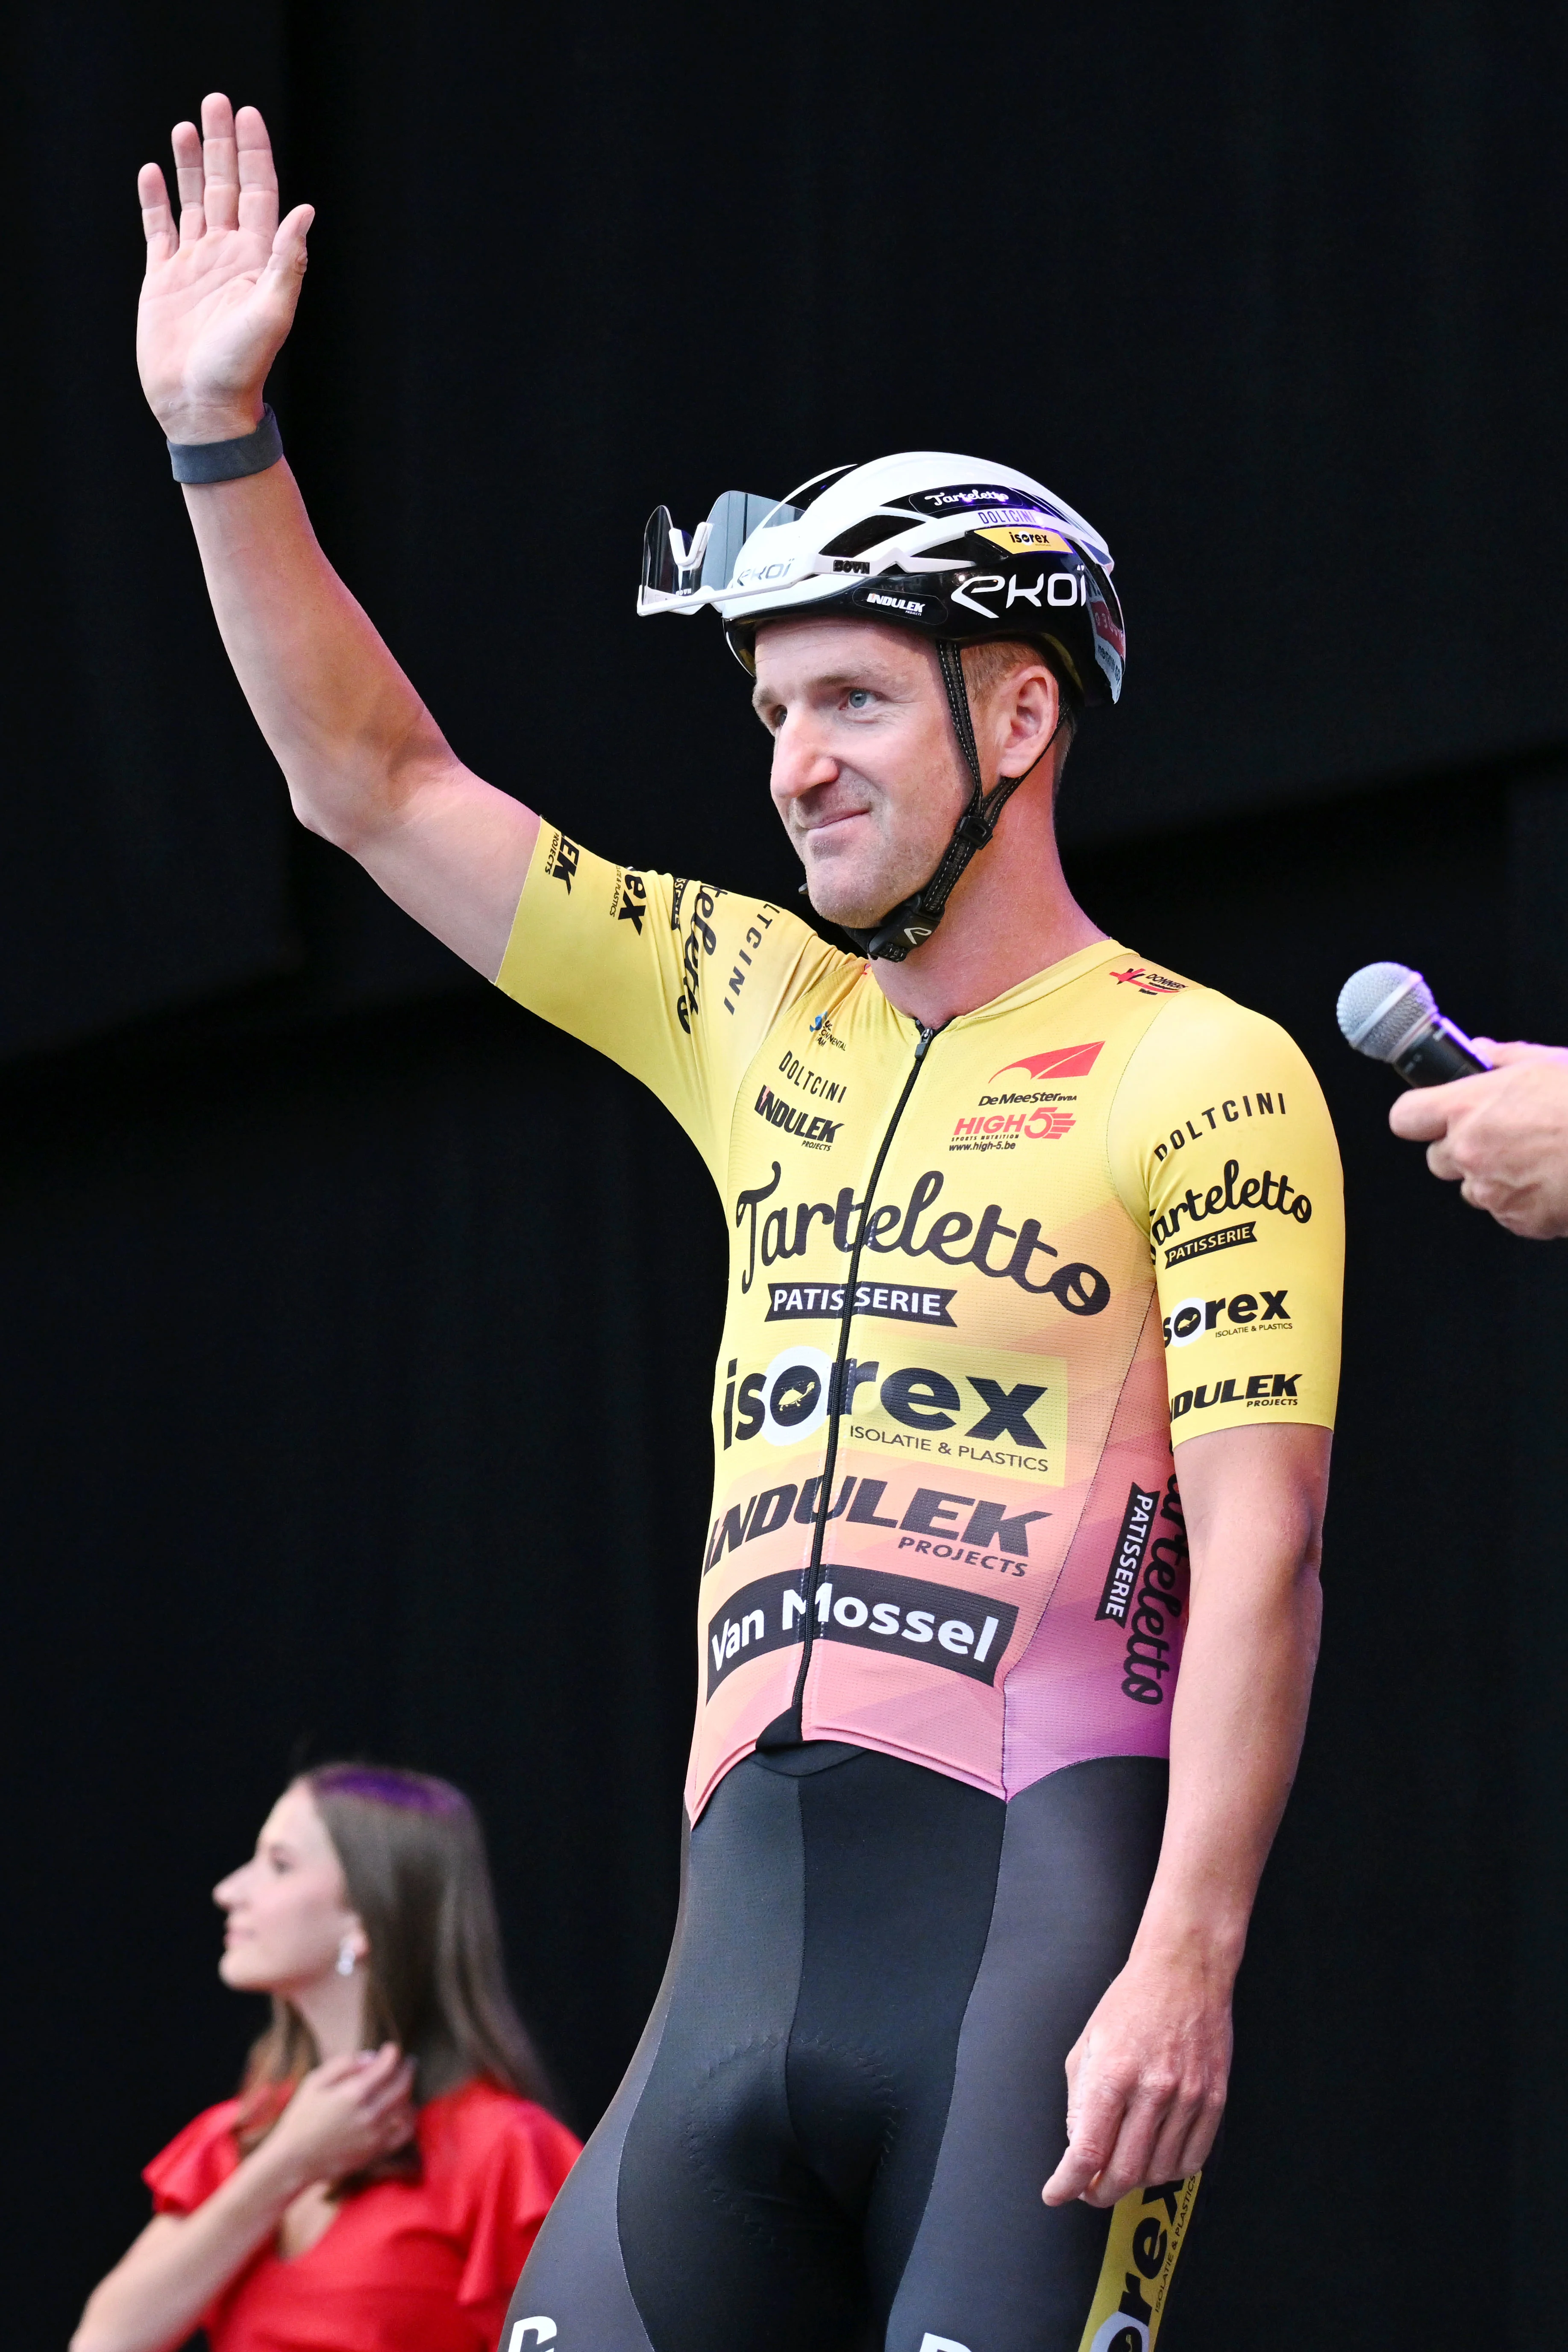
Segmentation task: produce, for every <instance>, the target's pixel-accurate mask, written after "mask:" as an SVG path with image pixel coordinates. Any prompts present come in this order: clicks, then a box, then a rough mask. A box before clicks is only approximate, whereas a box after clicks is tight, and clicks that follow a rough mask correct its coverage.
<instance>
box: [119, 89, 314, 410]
mask: <svg viewBox="0 0 1568 2352" xmlns="http://www.w3.org/2000/svg"><path fill="white" fill-rule="evenodd" d="M173 148H174V164H175V171H176V175H177V177H178V180H179V185H180V225H179V228H178V231H176V229H175V226H174V218H173V215H172V211H171V209H170V205H169V191H168V188H167V186H166V185H165V184H164V179H163V174H162V172H161V171H160V169H159V167H158V165H157V164H156V163H144V164H143V165H142V167H141V172H140V173H139V174H138V177H137V192H138V194H139V195H140V197H141V222H142V226H143V227H144V229H145V230H146V232H147V275H146V277H145V278H144V279H143V281H142V286H141V310H140V311H139V314H138V318H137V328H136V360H137V365H138V367H139V368H140V370H141V389H142V391H143V392H144V393H145V394H146V395H147V400H148V404H149V405H150V407H151V408H152V414H153V415H154V416H156V418H157V419H158V422H159V424H160V425H162V427H163V430H164V432H165V434H166V435H167V436H168V437H169V439H170V440H171V441H227V440H234V439H236V438H237V437H238V436H240V435H241V434H245V433H251V432H254V431H255V429H256V425H259V424H260V422H261V412H262V397H261V395H262V387H263V385H264V384H265V383H266V382H267V371H268V370H269V368H270V367H271V365H272V362H273V361H274V360H275V359H276V358H277V354H278V352H280V351H281V350H282V348H283V344H284V341H285V340H286V339H287V334H288V330H289V328H290V327H291V326H292V325H293V323H294V312H295V307H296V305H297V304H298V300H299V288H300V284H301V281H302V280H303V278H304V276H305V235H306V231H307V230H308V228H309V226H310V223H311V221H312V220H313V219H314V217H315V215H314V212H313V210H312V208H311V206H310V205H296V206H295V208H294V210H293V211H292V212H291V213H290V214H289V215H288V217H287V220H286V221H285V222H284V223H283V225H282V226H281V227H279V226H278V221H277V173H276V172H275V171H274V169H273V164H272V146H271V142H270V141H269V140H268V138H267V125H266V123H265V122H263V121H262V119H261V116H260V114H259V113H258V112H257V110H256V108H255V107H254V106H242V107H241V108H240V110H239V113H238V116H237V117H236V116H235V111H234V109H233V108H232V107H231V106H230V104H229V102H228V100H227V99H226V98H224V97H222V96H216V97H213V98H207V99H204V100H203V101H202V128H201V131H199V132H198V131H197V129H196V126H195V124H194V123H193V122H180V123H176V125H175V127H174V133H173Z"/></svg>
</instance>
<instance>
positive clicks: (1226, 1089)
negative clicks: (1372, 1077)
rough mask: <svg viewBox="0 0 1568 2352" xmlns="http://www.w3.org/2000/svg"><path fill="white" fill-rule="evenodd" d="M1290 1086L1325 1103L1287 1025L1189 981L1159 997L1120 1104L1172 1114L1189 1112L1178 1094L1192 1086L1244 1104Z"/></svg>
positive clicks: (1204, 1107)
mask: <svg viewBox="0 0 1568 2352" xmlns="http://www.w3.org/2000/svg"><path fill="white" fill-rule="evenodd" d="M1292 1083H1294V1084H1296V1085H1297V1086H1302V1085H1304V1086H1305V1087H1307V1088H1308V1089H1309V1091H1310V1094H1311V1096H1312V1100H1313V1102H1314V1103H1315V1104H1321V1101H1322V1095H1321V1090H1320V1088H1319V1086H1318V1081H1317V1077H1316V1075H1315V1073H1314V1072H1313V1070H1312V1065H1311V1063H1310V1062H1309V1061H1308V1060H1307V1057H1306V1055H1304V1054H1303V1053H1302V1051H1301V1047H1300V1045H1297V1043H1296V1041H1295V1039H1294V1038H1293V1037H1292V1036H1291V1034H1290V1031H1289V1030H1288V1029H1285V1028H1282V1027H1281V1024H1280V1023H1279V1022H1278V1021H1274V1020H1271V1019H1270V1016H1269V1015H1268V1013H1259V1012H1256V1011H1254V1009H1253V1008H1252V1006H1251V1005H1249V1004H1239V1003H1237V1001H1236V999H1235V998H1234V997H1233V996H1227V995H1225V994H1224V993H1223V992H1221V991H1220V990H1219V989H1218V988H1204V987H1201V986H1199V985H1197V983H1196V982H1190V981H1186V982H1181V983H1179V986H1177V987H1176V988H1173V991H1172V992H1171V993H1169V994H1167V995H1166V996H1165V997H1164V998H1163V999H1162V1000H1161V1002H1160V1003H1159V1004H1158V1005H1157V1007H1156V1008H1155V1013H1154V1018H1153V1019H1152V1020H1151V1021H1150V1023H1149V1025H1148V1027H1147V1029H1146V1030H1145V1033H1144V1035H1143V1037H1142V1039H1141V1040H1140V1042H1139V1045H1138V1046H1137V1047H1136V1049H1135V1050H1134V1053H1133V1054H1132V1055H1131V1056H1130V1058H1129V1061H1128V1064H1127V1070H1126V1078H1125V1082H1124V1100H1123V1104H1122V1108H1124V1110H1125V1109H1127V1108H1131V1107H1133V1106H1134V1105H1136V1104H1146V1105H1149V1106H1151V1107H1153V1106H1156V1105H1157V1106H1158V1107H1159V1109H1160V1110H1161V1111H1162V1112H1163V1111H1164V1110H1166V1109H1170V1110H1172V1111H1173V1113H1174V1112H1175V1111H1181V1110H1182V1109H1183V1102H1185V1096H1182V1101H1177V1100H1176V1097H1177V1096H1178V1095H1182V1090H1183V1088H1184V1087H1189V1086H1196V1087H1198V1088H1199V1089H1200V1091H1205V1092H1206V1093H1207V1094H1212V1093H1213V1092H1214V1091H1215V1090H1216V1089H1218V1094H1219V1096H1220V1099H1221V1101H1228V1100H1235V1101H1239V1100H1240V1098H1241V1097H1243V1096H1252V1095H1255V1094H1257V1093H1259V1092H1261V1093H1262V1094H1263V1096H1264V1097H1269V1096H1270V1094H1271V1093H1273V1092H1275V1091H1277V1090H1278V1089H1280V1088H1281V1087H1288V1086H1290V1085H1291V1084H1292ZM1196 1108H1197V1111H1198V1112H1204V1111H1206V1110H1207V1108H1209V1106H1208V1104H1207V1101H1206V1102H1205V1103H1202V1104H1198V1105H1197V1106H1196ZM1303 1108H1305V1104H1304V1103H1303ZM1187 1115H1188V1114H1187V1113H1186V1112H1185V1111H1184V1112H1183V1116H1184V1117H1185V1116H1187ZM1211 1124H1212V1122H1211Z"/></svg>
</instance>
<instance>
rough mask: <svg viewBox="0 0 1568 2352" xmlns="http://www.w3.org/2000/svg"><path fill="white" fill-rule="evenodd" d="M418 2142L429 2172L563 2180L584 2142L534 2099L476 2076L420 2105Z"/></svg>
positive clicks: (435, 2173)
mask: <svg viewBox="0 0 1568 2352" xmlns="http://www.w3.org/2000/svg"><path fill="white" fill-rule="evenodd" d="M419 2144H420V2150H421V2153H422V2154H423V2158H424V2160H425V2165H426V2168H427V2169H428V2170H429V2172H430V2174H431V2176H432V2177H433V2178H434V2177H435V2176H436V2175H437V2174H446V2175H448V2176H452V2175H455V2174H458V2173H462V2174H465V2175H476V2176H487V2175H490V2174H493V2173H496V2172H504V2173H508V2174H516V2173H518V2172H526V2173H528V2174H538V2175H540V2176H541V2177H544V2178H547V2179H553V2180H562V2179H565V2177H566V2175H567V2173H568V2171H569V2170H570V2167H571V2165H572V2162H573V2161H574V2159H575V2158H576V2157H577V2154H578V2151H579V2148H580V2145H581V2143H580V2141H579V2140H578V2138H577V2137H576V2136H575V2134H573V2133H571V2132H570V2131H568V2129H567V2127H566V2126H565V2125H564V2124H562V2123H558V2122H557V2121H556V2118H555V2117H554V2116H552V2115H549V2114H548V2113H547V2111H546V2110H545V2109H544V2108H543V2107H540V2106H536V2105H535V2104H534V2102H533V2101H532V2100H531V2099H520V2098H518V2097H517V2094H516V2093H515V2092H512V2091H506V2090H503V2089H501V2087H500V2086H499V2084H495V2083H487V2082H485V2081H483V2080H476V2081H474V2082H471V2083H465V2084H463V2085H462V2086H461V2088H460V2089H458V2090H455V2091H447V2092H444V2094H443V2095H442V2096H441V2097H440V2098H436V2099H432V2100H431V2101H430V2102H429V2104H428V2105H425V2106H423V2107H422V2108H421V2109H420V2113H419Z"/></svg>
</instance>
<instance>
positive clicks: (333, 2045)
mask: <svg viewBox="0 0 1568 2352" xmlns="http://www.w3.org/2000/svg"><path fill="white" fill-rule="evenodd" d="M288 1999H289V2000H291V2001H292V2002H293V2004H294V2006H295V2008H296V2009H297V2010H298V2011H299V2014H300V2016H301V2017H302V2018H303V2019H304V2020H305V2022H306V2024H307V2025H308V2027H309V2028H310V2032H311V2034H312V2036H313V2038H314V2040H315V2043H316V2047H317V2049H318V2050H319V2052H320V2053H321V2055H322V2057H323V2058H347V2057H348V2056H349V2055H350V2053H352V2052H353V2051H356V2050H361V2049H363V2047H364V2032H365V1990H364V1978H363V1976H362V1974H361V1971H360V1970H359V1969H355V1971H354V1973H353V1975H352V1976H351V1977H340V1975H339V1974H338V1972H337V1970H336V1969H333V1970H332V1972H331V1973H330V1975H329V1976H325V1977H319V1978H318V1979H316V1981H315V1983H314V1984H308V1985H303V1986H299V1987H298V1988H296V1989H295V1990H293V1991H291V1992H290V1993H289V1994H288Z"/></svg>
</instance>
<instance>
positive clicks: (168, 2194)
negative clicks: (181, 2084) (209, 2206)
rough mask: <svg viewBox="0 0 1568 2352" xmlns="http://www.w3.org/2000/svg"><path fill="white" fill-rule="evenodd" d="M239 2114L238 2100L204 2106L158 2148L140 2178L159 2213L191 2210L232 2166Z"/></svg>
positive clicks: (236, 2154) (236, 2160)
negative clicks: (181, 2128) (165, 2144)
mask: <svg viewBox="0 0 1568 2352" xmlns="http://www.w3.org/2000/svg"><path fill="white" fill-rule="evenodd" d="M238 2116H239V2101H238V2100H237V2099H222V2100H220V2101H219V2103H218V2105H216V2106H215V2107H204V2108H203V2110H202V2112H201V2114H200V2115H199V2116H196V2117H195V2118H194V2119H193V2121H192V2122H190V2123H188V2124H187V2125H186V2126H185V2128H184V2130H183V2131H182V2132H176V2134H175V2135H174V2137H173V2138H172V2140H171V2141H170V2142H169V2145H168V2147H164V2148H160V2150H159V2152H158V2154H157V2155H156V2156H155V2157H154V2158H152V2163H151V2164H148V2165H144V2166H143V2168H142V2172H141V2178H142V2179H143V2180H144V2181H145V2182H146V2183H147V2186H148V2187H149V2189H152V2194H153V2198H154V2200H155V2202H156V2204H157V2208H158V2210H159V2211H160V2212H161V2213H189V2212H191V2211H193V2210H194V2208H195V2207H196V2206H198V2205H201V2204H204V2202H205V2200H207V2199H208V2198H209V2197H210V2196H211V2195H212V2193H213V2191H214V2189H216V2188H218V2187H219V2186H220V2185H221V2184H222V2183H223V2182H224V2181H225V2180H226V2179H228V2177H229V2174H230V2173H231V2172H233V2171H234V2170H235V2168H236V2166H237V2165H238V2163H239V2149H238V2147H236V2146H235V2136H234V2135H235V2122H236V2120H237V2118H238Z"/></svg>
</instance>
